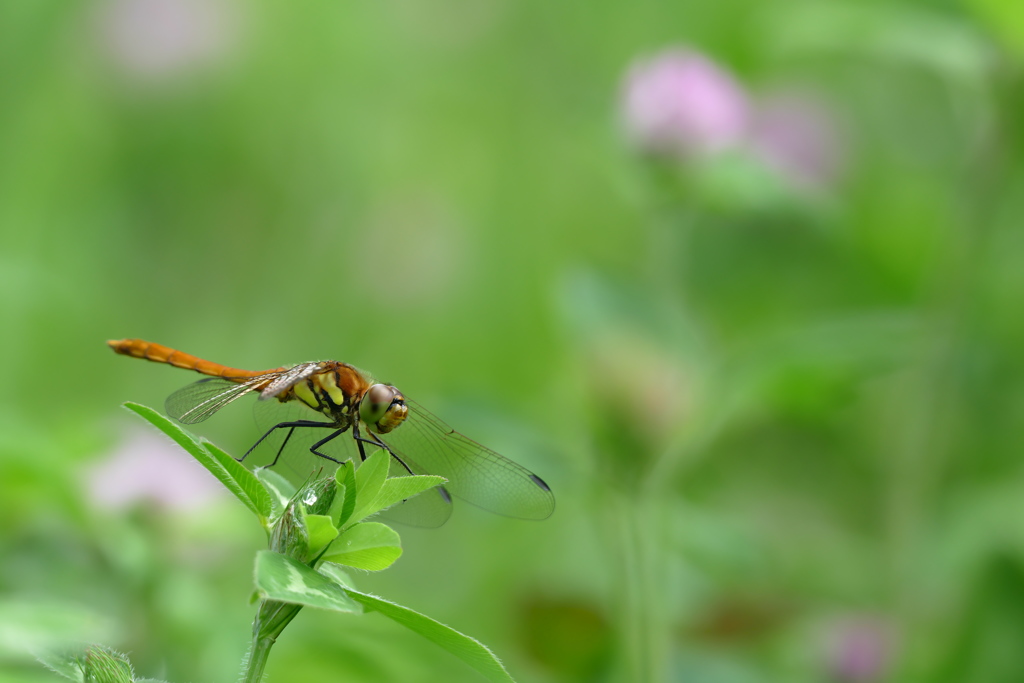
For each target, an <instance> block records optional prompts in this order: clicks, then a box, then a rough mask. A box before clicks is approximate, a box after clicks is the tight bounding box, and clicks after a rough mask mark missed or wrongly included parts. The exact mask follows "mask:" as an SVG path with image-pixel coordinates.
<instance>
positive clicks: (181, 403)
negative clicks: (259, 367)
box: [164, 373, 280, 425]
mask: <svg viewBox="0 0 1024 683" xmlns="http://www.w3.org/2000/svg"><path fill="white" fill-rule="evenodd" d="M278 374H280V373H269V374H266V375H260V376H258V377H252V378H249V379H246V380H244V381H242V382H240V383H239V382H233V381H231V380H227V379H223V378H221V377H207V378H205V379H201V380H199V381H198V382H193V383H192V384H189V385H188V386H185V387H182V388H181V389H178V390H177V391H175V392H174V393H173V394H171V395H170V396H168V397H167V401H165V402H164V409H165V410H166V411H167V414H168V415H170V416H171V417H173V418H174V419H175V420H177V421H178V422H180V423H182V424H187V425H191V424H196V423H198V422H202V421H203V420H206V419H208V418H209V417H210V416H211V415H213V414H214V413H216V412H217V411H218V410H220V409H221V408H223V407H224V406H226V405H228V404H229V403H231V402H232V401H236V400H238V399H239V398H241V397H242V396H245V395H246V394H247V393H249V392H250V391H252V390H253V388H254V387H256V386H258V385H260V384H262V383H265V382H266V381H267V380H268V379H272V378H274V377H276V376H277V375H278Z"/></svg>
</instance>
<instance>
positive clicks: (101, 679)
mask: <svg viewBox="0 0 1024 683" xmlns="http://www.w3.org/2000/svg"><path fill="white" fill-rule="evenodd" d="M38 658H39V661H40V662H42V663H43V664H44V665H45V666H46V667H47V668H48V669H50V670H51V671H53V672H54V673H56V674H60V675H61V676H63V677H64V678H67V679H68V680H71V681H75V683H162V682H161V681H157V680H155V679H152V678H136V677H135V671H134V670H133V669H132V665H131V662H130V661H129V660H128V656H127V655H124V654H122V653H120V652H115V651H114V650H111V649H109V648H106V647H101V646H96V645H92V646H90V647H88V648H85V649H84V650H82V651H80V652H60V653H56V652H52V653H46V654H41V655H39V656H38Z"/></svg>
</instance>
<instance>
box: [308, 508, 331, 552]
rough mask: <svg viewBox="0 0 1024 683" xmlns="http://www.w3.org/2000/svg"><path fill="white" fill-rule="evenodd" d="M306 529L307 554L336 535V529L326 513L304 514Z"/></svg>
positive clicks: (322, 546) (324, 546) (318, 548)
mask: <svg viewBox="0 0 1024 683" xmlns="http://www.w3.org/2000/svg"><path fill="white" fill-rule="evenodd" d="M306 530H307V531H308V533H309V554H310V555H312V556H315V555H316V554H317V553H319V552H320V551H321V550H323V549H324V548H326V547H327V544H328V543H330V542H331V541H333V540H334V539H336V538H337V537H338V529H337V528H336V527H335V526H334V522H333V521H332V520H331V518H330V517H328V516H327V515H306Z"/></svg>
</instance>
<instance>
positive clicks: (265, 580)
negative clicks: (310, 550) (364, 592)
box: [256, 550, 362, 613]
mask: <svg viewBox="0 0 1024 683" xmlns="http://www.w3.org/2000/svg"><path fill="white" fill-rule="evenodd" d="M256 590H257V591H258V592H259V594H260V595H261V596H262V597H263V598H264V599H267V600H277V601H279V602H287V603H290V604H293V605H305V606H307V607H318V608H320V609H327V610H333V611H335V612H355V613H358V612H360V611H362V609H361V607H360V606H359V604H358V603H356V602H354V601H353V600H352V599H351V598H349V597H348V594H347V593H346V592H345V591H344V590H343V589H342V587H341V586H339V585H338V584H337V583H336V582H334V581H333V580H331V579H330V578H328V577H326V576H324V575H323V574H320V573H318V572H316V571H314V570H312V569H310V568H309V567H307V566H306V565H304V564H302V563H301V562H299V561H298V560H293V559H292V558H290V557H285V556H284V555H281V554H280V553H275V552H271V551H269V550H261V551H260V552H259V553H257V554H256Z"/></svg>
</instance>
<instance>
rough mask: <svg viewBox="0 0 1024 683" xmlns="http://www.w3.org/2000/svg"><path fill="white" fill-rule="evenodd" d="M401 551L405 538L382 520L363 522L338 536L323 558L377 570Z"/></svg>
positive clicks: (387, 563) (393, 559) (389, 564)
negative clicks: (401, 537)
mask: <svg viewBox="0 0 1024 683" xmlns="http://www.w3.org/2000/svg"><path fill="white" fill-rule="evenodd" d="M401 555H402V541H401V539H400V538H399V537H398V533H397V532H396V531H395V530H394V529H392V528H391V527H389V526H387V525H386V524H381V523H379V522H363V523H361V524H356V525H354V526H352V527H349V528H348V529H346V530H345V531H344V532H343V533H342V534H341V535H340V536H338V539H337V540H336V541H335V542H334V544H333V545H332V546H331V548H330V550H328V551H327V552H326V553H325V554H324V556H323V558H322V559H323V560H324V561H325V562H336V563H337V564H343V565H345V566H347V567H355V568H356V569H366V570H369V571H372V572H376V571H380V570H382V569H387V568H388V567H390V566H391V565H392V564H394V562H395V560H397V559H398V558H399V557H400V556H401Z"/></svg>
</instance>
